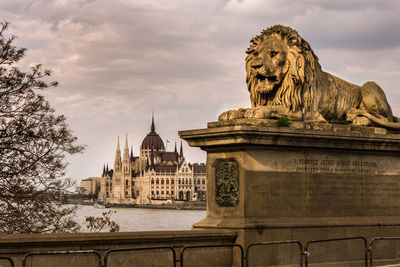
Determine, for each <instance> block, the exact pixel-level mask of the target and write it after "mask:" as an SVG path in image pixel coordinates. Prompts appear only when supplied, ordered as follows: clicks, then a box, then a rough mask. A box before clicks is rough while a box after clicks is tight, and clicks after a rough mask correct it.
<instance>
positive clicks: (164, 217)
mask: <svg viewBox="0 0 400 267" xmlns="http://www.w3.org/2000/svg"><path fill="white" fill-rule="evenodd" d="M109 210H113V211H116V213H114V214H113V215H112V217H111V219H112V220H114V221H115V222H116V223H118V224H119V226H120V232H131V231H166V230H190V229H191V228H192V224H194V223H196V222H198V221H200V220H201V219H204V218H205V217H206V211H205V210H167V209H140V208H108V209H98V208H94V207H93V206H83V205H82V206H79V209H78V211H77V213H76V216H77V217H76V221H77V222H78V223H79V224H80V225H81V232H86V231H87V229H86V224H85V217H86V216H95V217H100V216H101V215H102V213H103V212H105V211H109Z"/></svg>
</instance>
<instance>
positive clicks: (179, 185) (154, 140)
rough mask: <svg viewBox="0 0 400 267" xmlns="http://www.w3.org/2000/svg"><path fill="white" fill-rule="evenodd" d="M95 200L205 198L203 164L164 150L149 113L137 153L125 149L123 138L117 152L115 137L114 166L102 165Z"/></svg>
mask: <svg viewBox="0 0 400 267" xmlns="http://www.w3.org/2000/svg"><path fill="white" fill-rule="evenodd" d="M99 182H100V189H99V192H98V200H99V201H101V202H104V203H119V204H164V203H172V202H180V201H205V191H206V166H205V164H204V163H202V164H190V163H188V162H187V161H186V160H185V157H184V155H183V148H182V142H181V144H180V150H179V153H178V151H177V147H176V143H175V150H174V151H173V152H172V151H166V150H165V146H164V142H163V140H162V139H161V137H160V136H159V135H158V134H157V133H156V131H155V125H154V117H152V122H151V127H150V132H149V133H148V134H147V136H146V137H145V138H144V139H143V142H142V145H141V146H140V152H139V156H133V149H131V150H129V147H128V138H127V137H126V139H125V145H124V150H123V153H122V155H121V149H120V144H119V138H118V142H117V149H116V153H115V160H114V169H109V168H108V165H107V166H104V167H103V174H102V177H101V179H99Z"/></svg>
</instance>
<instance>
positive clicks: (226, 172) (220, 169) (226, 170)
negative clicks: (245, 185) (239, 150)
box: [215, 159, 239, 207]
mask: <svg viewBox="0 0 400 267" xmlns="http://www.w3.org/2000/svg"><path fill="white" fill-rule="evenodd" d="M215 200H216V201H217V204H218V205H219V206H220V207H235V206H236V205H237V204H238V203H239V165H238V164H237V162H236V161H235V160H233V159H231V160H229V161H219V162H218V163H217V165H216V166H215Z"/></svg>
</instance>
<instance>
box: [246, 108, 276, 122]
mask: <svg viewBox="0 0 400 267" xmlns="http://www.w3.org/2000/svg"><path fill="white" fill-rule="evenodd" d="M269 113H270V109H269V108H268V107H265V106H262V107H255V108H250V109H248V110H247V111H246V112H245V113H244V117H245V118H255V119H264V118H267V117H268V115H269Z"/></svg>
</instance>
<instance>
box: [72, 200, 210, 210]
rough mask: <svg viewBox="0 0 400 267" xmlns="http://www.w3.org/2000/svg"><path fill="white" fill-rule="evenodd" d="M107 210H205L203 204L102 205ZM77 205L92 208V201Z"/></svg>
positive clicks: (79, 202)
mask: <svg viewBox="0 0 400 267" xmlns="http://www.w3.org/2000/svg"><path fill="white" fill-rule="evenodd" d="M98 203H99V204H101V205H104V206H106V207H107V208H138V209H166V210H206V203H205V202H182V203H168V204H167V203H164V204H120V203H102V202H98ZM77 204H79V205H85V206H93V204H94V202H92V201H78V203H77Z"/></svg>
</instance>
